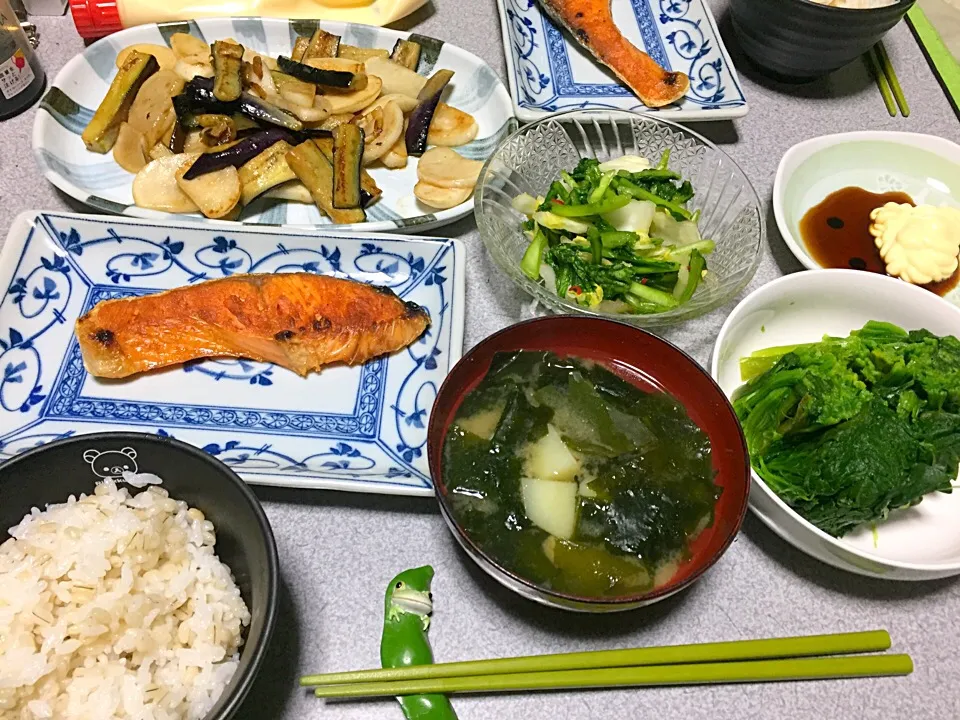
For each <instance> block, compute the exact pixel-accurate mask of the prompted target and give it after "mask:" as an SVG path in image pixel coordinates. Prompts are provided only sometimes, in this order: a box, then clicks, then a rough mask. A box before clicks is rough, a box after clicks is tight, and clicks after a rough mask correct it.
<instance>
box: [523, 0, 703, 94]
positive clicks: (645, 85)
mask: <svg viewBox="0 0 960 720" xmlns="http://www.w3.org/2000/svg"><path fill="white" fill-rule="evenodd" d="M539 2H540V6H541V7H542V8H543V9H544V11H545V12H546V13H547V14H548V15H549V16H550V17H551V18H552V19H553V20H554V21H555V22H557V23H558V24H560V25H561V26H563V27H564V28H566V29H567V30H568V31H569V32H570V33H571V35H573V37H574V39H575V40H576V41H577V42H578V43H579V44H580V45H582V46H583V47H584V48H585V49H586V50H588V51H589V52H590V54H591V55H593V57H594V58H596V59H597V60H598V61H599V62H600V63H602V64H603V65H605V66H606V67H608V68H609V69H610V70H612V71H613V72H614V74H616V76H617V77H618V78H620V80H622V81H623V82H624V83H625V84H626V85H627V87H629V88H630V89H631V90H632V91H633V92H634V93H635V94H636V95H637V97H639V98H640V100H642V101H643V104H644V105H646V106H648V107H663V106H665V105H670V104H671V103H674V102H676V101H678V100H680V99H681V98H682V97H684V95H686V94H687V91H688V90H689V89H690V78H689V77H688V76H687V75H685V74H684V73H682V72H677V71H670V70H666V69H665V68H662V67H661V66H660V65H658V64H657V63H656V61H655V60H654V59H653V58H651V57H650V56H649V55H648V54H647V53H645V52H643V51H642V50H640V49H639V48H637V47H636V46H635V45H633V44H632V43H631V42H630V41H629V40H627V39H626V38H625V37H624V36H623V34H622V33H621V32H620V30H619V29H618V28H617V26H616V24H615V23H614V21H613V14H612V13H611V11H610V0H539Z"/></svg>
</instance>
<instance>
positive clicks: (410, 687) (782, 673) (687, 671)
mask: <svg viewBox="0 0 960 720" xmlns="http://www.w3.org/2000/svg"><path fill="white" fill-rule="evenodd" d="M911 672H913V661H912V660H911V659H910V656H909V655H859V656H853V657H830V658H794V659H790V660H759V661H752V662H727V663H698V664H692V665H653V666H649V667H626V668H601V669H595V670H565V671H558V672H531V673H513V674H509V675H479V676H466V677H451V678H436V679H433V680H407V681H403V682H378V683H357V684H353V685H330V686H325V687H319V688H317V689H316V690H314V694H315V695H316V696H317V697H322V698H366V697H393V696H399V695H421V694H432V693H444V694H449V693H500V692H515V691H519V690H564V689H583V688H610V687H645V686H656V685H661V686H662V685H703V684H715V683H757V682H783V681H791V680H826V679H838V678H857V677H878V676H891V675H909V674H910V673H911Z"/></svg>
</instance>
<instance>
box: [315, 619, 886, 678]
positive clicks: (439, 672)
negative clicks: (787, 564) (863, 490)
mask: <svg viewBox="0 0 960 720" xmlns="http://www.w3.org/2000/svg"><path fill="white" fill-rule="evenodd" d="M889 648H890V635H889V634H888V633H887V631H886V630H869V631H866V632H852V633H833V634H829V635H807V636H802V637H787V638H771V639H763V640H735V641H729V642H716V643H698V644H694V645H673V646H664V647H647V648H634V649H628V650H596V651H590V652H577V653H562V654H555V655H534V656H531V657H513V658H503V659H498V660H468V661H465V662H451V663H437V664H434V665H416V666H411V667H406V668H392V669H385V670H357V671H353V672H338V673H327V674H325V675H307V676H305V677H302V678H300V684H301V685H303V686H317V685H322V686H327V685H343V684H347V683H365V682H393V681H408V680H428V679H437V678H450V677H463V676H478V675H506V674H512V673H530V672H546V671H566V670H589V669H597V668H615V667H636V666H650V665H679V664H686V663H719V662H730V661H738V660H739V661H742V660H765V659H775V658H791V657H805V656H807V657H809V656H816V655H847V654H852V653H860V652H880V651H883V650H888V649H889Z"/></svg>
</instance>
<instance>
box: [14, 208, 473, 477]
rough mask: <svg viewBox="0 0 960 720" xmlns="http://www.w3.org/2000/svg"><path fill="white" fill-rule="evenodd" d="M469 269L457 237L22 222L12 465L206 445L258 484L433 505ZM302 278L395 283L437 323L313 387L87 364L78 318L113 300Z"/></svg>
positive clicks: (244, 366) (52, 218) (225, 372)
mask: <svg viewBox="0 0 960 720" xmlns="http://www.w3.org/2000/svg"><path fill="white" fill-rule="evenodd" d="M464 261H465V255H464V250H463V247H462V245H461V244H460V243H459V241H457V240H443V239H436V238H419V237H417V238H409V237H398V236H390V235H348V234H336V233H332V234H329V235H323V236H318V235H316V234H315V233H312V234H305V233H301V232H298V231H296V230H294V229H290V228H287V229H283V228H251V227H244V226H241V225H236V224H231V223H216V224H215V223H211V224H208V225H198V224H196V223H189V222H181V223H165V224H157V223H154V222H150V221H145V220H128V219H126V218H115V217H101V216H91V215H75V214H66V213H37V212H28V213H24V214H21V215H20V216H19V217H17V218H16V220H15V221H14V223H13V227H12V228H11V229H10V234H9V235H8V236H7V241H6V244H5V245H4V246H3V252H2V253H0V283H2V284H0V287H4V288H6V290H5V291H4V295H3V298H2V300H0V372H2V376H0V460H3V459H7V458H9V457H12V456H13V455H16V454H17V453H20V452H22V451H24V450H27V449H29V448H32V447H35V446H37V445H42V444H43V443H46V442H50V441H51V440H56V439H59V438H63V437H69V436H71V435H75V434H83V433H92V432H101V431H104V430H119V429H128V430H139V431H142V432H150V433H157V434H161V435H172V436H174V437H176V438H179V439H180V440H184V441H186V442H189V443H191V444H193V445H196V446H197V447H201V448H203V449H204V450H206V451H207V452H209V453H210V454H212V455H215V456H216V457H218V458H220V459H221V460H222V461H224V462H225V463H227V464H228V465H230V466H231V467H233V468H234V469H235V470H236V471H237V472H238V473H239V474H240V475H241V476H243V477H244V478H245V479H246V480H248V481H250V482H254V483H263V484H270V485H283V486H288V487H299V488H332V489H340V490H352V491H359V492H376V493H392V494H402V495H431V494H432V493H433V487H432V485H431V482H430V473H429V469H428V466H427V459H426V452H425V451H424V450H425V444H426V438H427V429H426V428H427V420H428V417H429V413H430V409H431V406H432V404H433V400H434V398H435V396H436V393H437V390H438V389H439V387H440V384H441V383H442V382H443V379H444V377H446V375H447V372H448V371H449V369H450V368H451V367H452V365H453V364H454V363H455V362H456V361H457V359H459V357H460V353H461V351H462V345H463V307H464V274H465V270H464ZM304 271H306V272H315V273H321V274H327V275H336V276H338V277H349V278H352V279H354V280H360V281H362V282H368V283H373V284H376V285H385V286H387V287H390V288H391V289H392V290H393V291H394V292H396V293H397V295H399V296H400V297H401V298H403V299H405V300H410V301H413V302H415V303H417V304H418V305H421V306H422V307H424V308H426V309H427V310H428V311H429V313H430V317H431V320H432V325H431V327H430V329H429V330H428V331H427V333H426V334H425V335H424V336H423V337H422V338H421V339H420V340H418V341H417V342H415V343H414V344H413V345H411V346H410V347H409V348H407V349H405V350H402V351H400V352H398V353H395V354H393V355H391V356H389V357H385V358H380V359H377V360H373V361H371V362H369V363H367V364H366V365H363V366H361V367H330V368H327V369H325V370H323V371H322V372H320V373H314V374H311V375H310V376H309V377H307V378H302V377H300V376H298V375H296V374H294V373H293V372H291V371H289V370H285V369H284V368H280V367H275V366H273V365H270V364H269V363H257V362H251V361H247V360H207V361H203V362H198V363H189V364H187V365H183V366H177V367H173V368H169V369H167V370H163V371H160V372H153V373H145V374H141V375H138V376H134V377H132V378H128V379H125V380H119V381H118V380H102V379H97V378H94V377H92V376H90V375H89V374H88V373H87V372H86V370H85V369H84V367H83V362H82V360H81V356H80V349H79V346H78V344H77V339H76V336H75V335H74V322H75V321H76V319H77V318H78V317H79V316H80V315H82V314H83V313H84V312H86V311H87V310H89V309H90V308H91V307H93V305H95V304H96V303H97V302H99V301H101V300H105V299H108V298H117V297H125V296H129V295H142V294H146V293H152V292H158V291H161V290H168V289H170V288H175V287H179V286H181V285H185V284H188V283H192V282H197V281H200V280H204V279H215V278H220V277H224V276H226V275H230V274H233V273H244V272H304Z"/></svg>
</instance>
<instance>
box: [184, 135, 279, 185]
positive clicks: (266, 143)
mask: <svg viewBox="0 0 960 720" xmlns="http://www.w3.org/2000/svg"><path fill="white" fill-rule="evenodd" d="M289 137H290V136H289V135H288V134H287V133H286V132H285V131H283V130H281V129H279V128H270V129H268V130H261V131H260V132H258V133H257V134H256V135H250V136H249V137H245V138H243V139H242V140H241V141H240V142H238V143H237V144H236V145H231V146H230V147H229V148H227V149H225V150H220V151H219V152H213V153H207V154H205V155H201V156H200V158H199V159H197V161H196V162H195V163H194V164H193V165H191V166H190V169H189V170H187V172H186V173H184V175H183V177H184V179H185V180H193V179H194V178H195V177H199V176H200V175H206V174H207V173H209V172H214V171H216V170H220V169H221V168H224V167H226V166H227V165H232V166H233V167H236V168H238V167H240V166H241V165H243V164H245V163H247V162H249V161H250V160H252V159H253V158H255V157H256V156H257V155H259V154H260V153H262V152H263V151H264V150H266V149H267V148H269V147H270V146H271V145H273V144H275V143H277V142H280V141H281V140H286V139H288V138H289Z"/></svg>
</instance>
